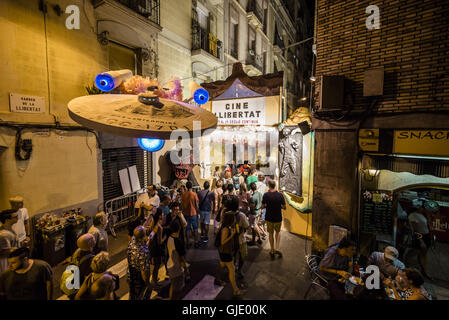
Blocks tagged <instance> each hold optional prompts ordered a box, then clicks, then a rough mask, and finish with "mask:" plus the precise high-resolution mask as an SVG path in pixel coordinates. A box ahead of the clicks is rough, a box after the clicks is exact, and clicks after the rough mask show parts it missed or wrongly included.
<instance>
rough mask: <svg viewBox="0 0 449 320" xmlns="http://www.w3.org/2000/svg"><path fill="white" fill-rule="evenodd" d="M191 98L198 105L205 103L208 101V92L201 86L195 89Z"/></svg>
mask: <svg viewBox="0 0 449 320" xmlns="http://www.w3.org/2000/svg"><path fill="white" fill-rule="evenodd" d="M193 100H195V102H196V103H198V104H199V105H202V104H205V103H206V102H207V101H209V92H207V91H206V90H205V89H203V88H199V89H197V90H195V92H194V94H193Z"/></svg>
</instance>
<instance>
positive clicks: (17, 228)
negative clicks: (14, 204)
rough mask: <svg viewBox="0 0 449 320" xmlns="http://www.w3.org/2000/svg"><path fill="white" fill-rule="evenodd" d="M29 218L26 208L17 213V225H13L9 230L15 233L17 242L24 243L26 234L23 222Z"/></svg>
mask: <svg viewBox="0 0 449 320" xmlns="http://www.w3.org/2000/svg"><path fill="white" fill-rule="evenodd" d="M29 218H30V217H29V216H28V210H27V209H26V208H21V209H19V210H18V211H17V219H18V220H17V223H14V224H13V225H12V227H11V229H12V230H13V231H14V232H15V233H16V235H17V239H18V240H19V242H23V241H25V239H26V237H27V233H26V230H25V221H26V220H28V219H29Z"/></svg>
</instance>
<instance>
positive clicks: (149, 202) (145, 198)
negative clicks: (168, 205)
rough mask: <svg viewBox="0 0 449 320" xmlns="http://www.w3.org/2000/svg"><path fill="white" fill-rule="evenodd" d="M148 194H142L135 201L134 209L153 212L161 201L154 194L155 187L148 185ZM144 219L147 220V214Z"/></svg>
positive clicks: (155, 193)
mask: <svg viewBox="0 0 449 320" xmlns="http://www.w3.org/2000/svg"><path fill="white" fill-rule="evenodd" d="M147 190H148V192H145V193H142V194H141V195H140V196H139V197H138V198H137V200H136V203H135V204H134V208H135V209H139V208H140V207H142V208H144V209H145V210H147V211H148V212H152V211H155V210H156V209H157V208H158V207H159V205H160V203H161V200H160V199H159V196H158V195H157V192H156V187H155V186H154V185H150V186H148V187H147ZM145 218H148V214H145Z"/></svg>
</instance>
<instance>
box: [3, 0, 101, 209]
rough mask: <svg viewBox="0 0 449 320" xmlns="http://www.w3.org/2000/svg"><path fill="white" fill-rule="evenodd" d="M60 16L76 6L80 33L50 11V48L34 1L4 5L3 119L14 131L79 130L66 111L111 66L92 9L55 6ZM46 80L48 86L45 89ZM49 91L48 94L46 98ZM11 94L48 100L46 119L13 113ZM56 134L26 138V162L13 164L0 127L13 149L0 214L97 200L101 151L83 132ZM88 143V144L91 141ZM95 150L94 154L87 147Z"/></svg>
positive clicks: (8, 132) (6, 132)
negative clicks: (19, 127)
mask: <svg viewBox="0 0 449 320" xmlns="http://www.w3.org/2000/svg"><path fill="white" fill-rule="evenodd" d="M56 3H57V4H59V5H60V6H61V8H62V9H63V10H65V8H66V7H67V6H68V5H70V4H75V5H78V6H79V8H80V18H81V29H80V30H68V29H67V28H66V27H65V20H66V18H67V17H68V15H67V14H65V13H63V14H62V15H61V16H60V17H58V16H57V15H56V13H55V12H54V11H53V9H52V6H51V4H50V3H49V4H48V13H47V44H48V65H49V69H48V75H49V77H47V62H46V60H47V59H46V51H47V50H46V41H45V39H46V38H45V25H44V15H43V13H42V12H41V11H39V10H38V2H37V1H29V0H8V1H0V29H1V30H2V36H1V38H0V66H1V70H2V76H1V77H0V118H1V119H2V120H3V121H8V122H16V123H41V124H53V123H54V119H53V116H52V115H51V114H53V115H55V116H56V117H57V119H58V121H59V122H60V123H61V124H66V125H75V123H74V122H73V121H72V120H71V119H69V117H68V113H67V103H68V102H69V101H70V100H71V99H73V98H75V97H77V96H80V95H85V94H86V91H85V89H84V86H86V85H88V84H91V81H93V79H94V76H95V74H96V73H98V72H101V71H104V70H105V69H106V68H107V66H108V61H107V50H106V49H104V48H102V47H101V45H100V44H99V43H98V41H97V37H96V34H95V33H94V32H93V31H92V29H91V27H90V24H89V22H88V21H87V18H86V15H85V14H84V12H83V11H84V10H83V3H84V4H85V5H86V8H85V9H86V11H87V12H88V13H89V14H90V15H92V14H93V11H92V10H93V8H92V5H91V4H90V1H80V0H78V1H75V0H68V1H53V3H52V4H56ZM48 78H49V82H48ZM48 87H50V91H49V90H48ZM9 93H17V94H25V95H34V96H40V97H45V101H46V104H47V114H43V115H30V114H20V113H10V112H9ZM58 133H59V134H60V135H58V134H57V133H55V132H52V133H51V135H50V136H39V135H35V134H32V133H31V132H30V130H25V131H24V135H23V138H25V139H26V138H31V139H32V140H33V153H32V156H31V159H30V160H29V161H16V160H15V158H14V144H15V141H14V135H15V131H14V130H11V129H6V128H1V127H0V143H1V144H5V145H6V146H8V149H7V150H6V151H3V152H1V153H0V159H1V168H0V183H1V185H2V188H1V189H0V209H3V208H6V207H9V203H8V200H7V199H8V198H9V197H11V196H15V195H17V194H20V195H22V196H23V197H24V198H25V206H26V207H27V208H28V209H29V211H30V214H31V215H33V214H36V213H42V212H46V211H49V210H57V209H58V208H62V207H66V206H71V205H76V204H78V203H82V202H85V201H90V200H95V199H97V198H98V196H99V195H98V194H99V188H98V174H97V149H96V142H95V138H94V136H93V135H92V134H90V133H89V134H86V132H83V131H76V132H65V131H64V132H63V131H61V132H58ZM86 135H87V137H86ZM88 146H89V147H90V149H91V150H89V147H88Z"/></svg>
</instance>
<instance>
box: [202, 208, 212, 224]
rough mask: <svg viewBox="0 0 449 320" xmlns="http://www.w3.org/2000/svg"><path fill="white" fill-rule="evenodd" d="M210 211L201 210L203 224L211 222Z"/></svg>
mask: <svg viewBox="0 0 449 320" xmlns="http://www.w3.org/2000/svg"><path fill="white" fill-rule="evenodd" d="M210 215H211V212H210V211H200V222H201V223H203V224H210Z"/></svg>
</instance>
